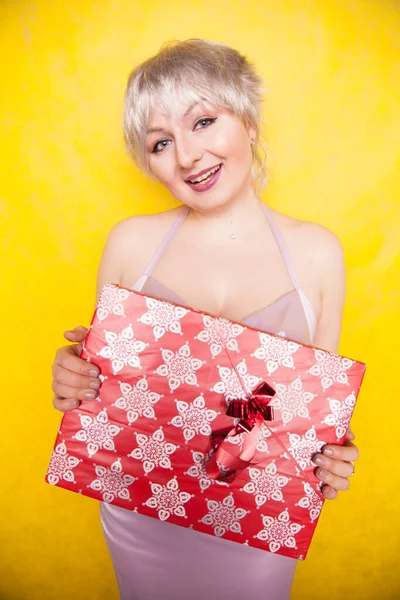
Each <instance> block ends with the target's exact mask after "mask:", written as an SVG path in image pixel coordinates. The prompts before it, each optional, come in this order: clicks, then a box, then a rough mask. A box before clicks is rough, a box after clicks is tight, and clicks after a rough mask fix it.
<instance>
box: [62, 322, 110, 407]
mask: <svg viewBox="0 0 400 600" xmlns="http://www.w3.org/2000/svg"><path fill="white" fill-rule="evenodd" d="M87 331H88V330H87V329H86V327H82V326H79V327H75V329H73V330H69V331H66V332H65V333H64V337H65V339H66V340H68V341H70V342H75V344H72V345H69V346H63V347H62V348H59V349H58V350H57V352H56V356H55V359H54V363H53V366H52V372H53V385H52V390H53V392H54V398H53V406H54V408H56V409H57V410H61V411H62V412H67V411H69V410H72V409H73V408H76V407H77V406H79V405H80V403H81V401H82V400H93V399H94V398H96V397H97V395H98V392H99V388H100V386H101V381H100V379H99V374H100V369H99V368H98V367H96V366H95V365H93V364H92V363H90V362H88V361H86V360H85V359H84V358H80V353H81V351H82V342H83V340H84V339H85V337H86V334H87ZM89 394H90V395H89Z"/></svg>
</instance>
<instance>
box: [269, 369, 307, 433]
mask: <svg viewBox="0 0 400 600" xmlns="http://www.w3.org/2000/svg"><path fill="white" fill-rule="evenodd" d="M274 389H275V392H276V395H275V396H274V397H273V398H272V400H271V402H270V406H272V407H273V408H274V409H276V410H279V411H280V412H281V414H282V420H283V422H284V423H285V425H286V424H287V423H290V421H291V420H292V419H293V418H294V417H300V418H302V419H309V418H310V415H309V412H308V404H309V403H310V402H311V400H312V399H313V398H314V397H315V395H314V394H312V393H311V392H306V391H305V390H304V389H303V383H302V381H301V379H300V377H297V378H296V379H294V380H293V381H292V383H291V384H290V385H287V386H286V385H284V384H283V383H276V384H274Z"/></svg>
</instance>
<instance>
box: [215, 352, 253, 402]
mask: <svg viewBox="0 0 400 600" xmlns="http://www.w3.org/2000/svg"><path fill="white" fill-rule="evenodd" d="M217 368H218V373H219V377H220V381H218V382H217V383H216V384H215V385H214V387H212V388H211V391H212V392H216V393H217V394H223V395H224V396H225V400H226V403H227V404H229V401H230V400H245V399H246V398H247V396H248V394H250V393H251V391H252V390H253V389H254V388H255V387H256V385H257V384H258V383H259V382H260V381H261V380H260V379H259V378H258V377H255V376H254V375H250V374H249V373H248V372H247V364H246V359H245V358H243V359H242V360H241V361H240V363H239V364H238V365H237V366H236V370H237V372H238V373H239V376H240V379H239V377H238V376H237V374H236V372H235V369H230V368H229V367H220V366H219V365H218V366H217Z"/></svg>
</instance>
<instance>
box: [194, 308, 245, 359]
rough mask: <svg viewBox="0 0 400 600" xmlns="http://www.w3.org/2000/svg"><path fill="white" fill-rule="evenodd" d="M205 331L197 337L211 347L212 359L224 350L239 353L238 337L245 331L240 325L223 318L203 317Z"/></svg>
mask: <svg viewBox="0 0 400 600" xmlns="http://www.w3.org/2000/svg"><path fill="white" fill-rule="evenodd" d="M203 323H204V329H203V330H202V331H201V332H200V333H199V335H197V336H196V337H195V339H197V340H200V342H204V343H206V344H208V345H209V347H210V352H211V356H212V358H215V357H216V356H218V354H220V352H222V350H223V349H224V348H227V350H230V351H231V352H239V346H238V343H237V339H236V338H237V337H238V336H239V335H240V334H241V333H242V332H243V331H244V327H242V326H241V325H239V324H238V323H232V322H231V321H228V319H224V318H222V317H219V318H213V317H210V316H209V315H203Z"/></svg>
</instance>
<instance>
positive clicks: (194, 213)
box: [188, 188, 262, 239]
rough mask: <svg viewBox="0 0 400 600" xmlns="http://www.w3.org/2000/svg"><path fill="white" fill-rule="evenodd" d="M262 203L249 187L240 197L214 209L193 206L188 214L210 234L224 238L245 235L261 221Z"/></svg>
mask: <svg viewBox="0 0 400 600" xmlns="http://www.w3.org/2000/svg"><path fill="white" fill-rule="evenodd" d="M261 204H262V201H261V200H260V198H259V197H258V196H257V195H256V193H255V191H254V190H253V189H252V188H248V189H247V190H246V193H242V194H240V197H239V196H238V197H235V198H233V199H232V200H230V201H229V202H226V203H224V204H223V205H222V206H217V207H215V208H213V209H212V210H203V209H202V208H201V207H200V208H198V207H196V208H192V209H191V211H190V214H189V215H188V216H189V217H191V219H192V221H193V223H195V224H196V226H198V227H201V228H203V229H204V231H205V232H207V234H208V235H210V236H214V235H215V236H216V237H221V238H223V239H225V238H229V237H233V238H235V237H243V236H244V235H246V234H248V233H251V231H252V230H253V229H254V228H255V227H257V225H258V224H259V223H260V213H261V211H262V207H261ZM232 234H234V235H232Z"/></svg>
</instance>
